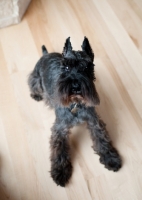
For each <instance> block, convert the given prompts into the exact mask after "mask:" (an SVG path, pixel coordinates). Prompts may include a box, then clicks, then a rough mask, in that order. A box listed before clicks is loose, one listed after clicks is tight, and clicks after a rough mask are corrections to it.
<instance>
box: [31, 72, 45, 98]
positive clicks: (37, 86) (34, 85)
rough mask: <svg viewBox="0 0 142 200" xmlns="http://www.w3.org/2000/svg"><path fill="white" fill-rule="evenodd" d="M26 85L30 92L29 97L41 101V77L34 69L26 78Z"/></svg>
mask: <svg viewBox="0 0 142 200" xmlns="http://www.w3.org/2000/svg"><path fill="white" fill-rule="evenodd" d="M28 85H29V87H30V91H31V97H32V98H33V99H35V100H36V101H41V100H42V99H43V97H42V96H43V95H42V94H43V88H42V83H41V77H40V75H39V72H38V71H37V69H36V68H35V69H34V71H33V72H32V73H31V74H30V76H29V78H28Z"/></svg>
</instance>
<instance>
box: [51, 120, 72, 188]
mask: <svg viewBox="0 0 142 200" xmlns="http://www.w3.org/2000/svg"><path fill="white" fill-rule="evenodd" d="M68 137H69V130H68V129H67V128H66V127H61V123H57V122H55V124H54V126H53V127H52V135H51V140H50V147H51V157H50V159H51V177H52V178H53V180H54V181H55V183H56V184H57V185H60V186H62V187H64V186H65V184H66V183H67V182H68V181H69V178H70V177H71V174H72V165H71V156H70V146H69V138H68Z"/></svg>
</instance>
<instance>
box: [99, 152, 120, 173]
mask: <svg viewBox="0 0 142 200" xmlns="http://www.w3.org/2000/svg"><path fill="white" fill-rule="evenodd" d="M100 162H101V163H102V164H104V165H105V168H107V169H108V170H112V171H114V172H116V171H118V170H119V169H120V168H121V166H122V161H121V158H120V156H119V154H118V153H117V151H116V149H111V150H110V151H109V152H107V153H105V154H101V155H100Z"/></svg>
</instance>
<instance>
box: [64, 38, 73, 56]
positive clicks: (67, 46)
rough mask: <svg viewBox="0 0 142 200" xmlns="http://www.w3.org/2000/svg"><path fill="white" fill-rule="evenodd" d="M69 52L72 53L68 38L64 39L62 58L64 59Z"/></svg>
mask: <svg viewBox="0 0 142 200" xmlns="http://www.w3.org/2000/svg"><path fill="white" fill-rule="evenodd" d="M69 51H72V46H71V42H70V37H68V38H67V39H66V42H65V46H64V49H63V56H64V57H65V56H66V54H67V52H69Z"/></svg>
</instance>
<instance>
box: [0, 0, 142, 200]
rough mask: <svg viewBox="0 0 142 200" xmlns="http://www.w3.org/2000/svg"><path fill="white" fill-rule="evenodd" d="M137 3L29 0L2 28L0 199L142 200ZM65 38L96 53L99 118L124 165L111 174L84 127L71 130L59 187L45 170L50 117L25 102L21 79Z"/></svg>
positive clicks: (140, 19)
mask: <svg viewBox="0 0 142 200" xmlns="http://www.w3.org/2000/svg"><path fill="white" fill-rule="evenodd" d="M141 26H142V2H141V0H123V1H122V0H121V1H113V0H101V1H98V0H88V1H85V0H82V1H81V0H76V1H73V0H67V1H66V0H60V1H58V0H33V1H32V2H31V4H30V6H29V8H28V10H27V12H26V14H25V16H24V18H23V20H22V22H21V23H20V24H18V25H14V26H11V27H7V28H4V29H1V30H0V200H6V199H10V200H122V199H124V200H141V199H142V29H141ZM68 36H70V37H71V42H72V45H73V48H74V49H75V50H79V49H81V44H82V41H83V37H84V36H87V37H88V38H89V40H90V43H91V45H92V48H93V50H94V53H95V65H96V66H95V72H96V77H97V81H96V87H97V90H98V93H99V95H100V98H101V104H100V106H99V107H97V111H98V113H99V114H100V115H101V117H102V119H103V120H104V121H105V122H106V124H107V129H108V131H109V134H110V137H111V139H112V141H113V143H114V146H115V147H116V148H117V149H118V151H119V152H120V155H121V156H122V159H123V167H122V169H121V170H120V171H119V172H117V173H114V172H110V171H108V170H107V169H105V168H104V167H103V165H101V164H100V163H99V157H98V156H97V155H95V154H94V152H93V150H92V148H91V145H92V142H91V139H90V136H89V133H88V131H87V130H86V126H85V124H84V125H82V126H79V127H75V128H73V130H72V135H71V138H70V139H71V145H72V157H73V161H72V162H73V167H74V171H73V175H72V178H71V180H70V183H69V184H68V185H67V187H66V188H61V187H57V186H56V185H55V183H54V182H53V181H52V179H51V177H50V174H49V171H50V161H49V156H50V148H49V139H50V135H51V131H50V128H51V126H52V124H53V122H54V119H55V115H54V111H53V110H50V109H49V108H48V107H47V106H45V105H44V103H43V102H41V103H37V102H35V101H33V100H32V99H31V98H30V96H29V89H28V86H27V77H28V74H29V73H30V72H31V70H32V69H33V68H34V66H35V63H36V62H37V60H38V59H39V58H40V56H41V45H43V44H45V45H46V46H47V49H48V51H49V52H52V51H57V52H62V49H63V45H64V42H65V39H66V38H67V37H68Z"/></svg>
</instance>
